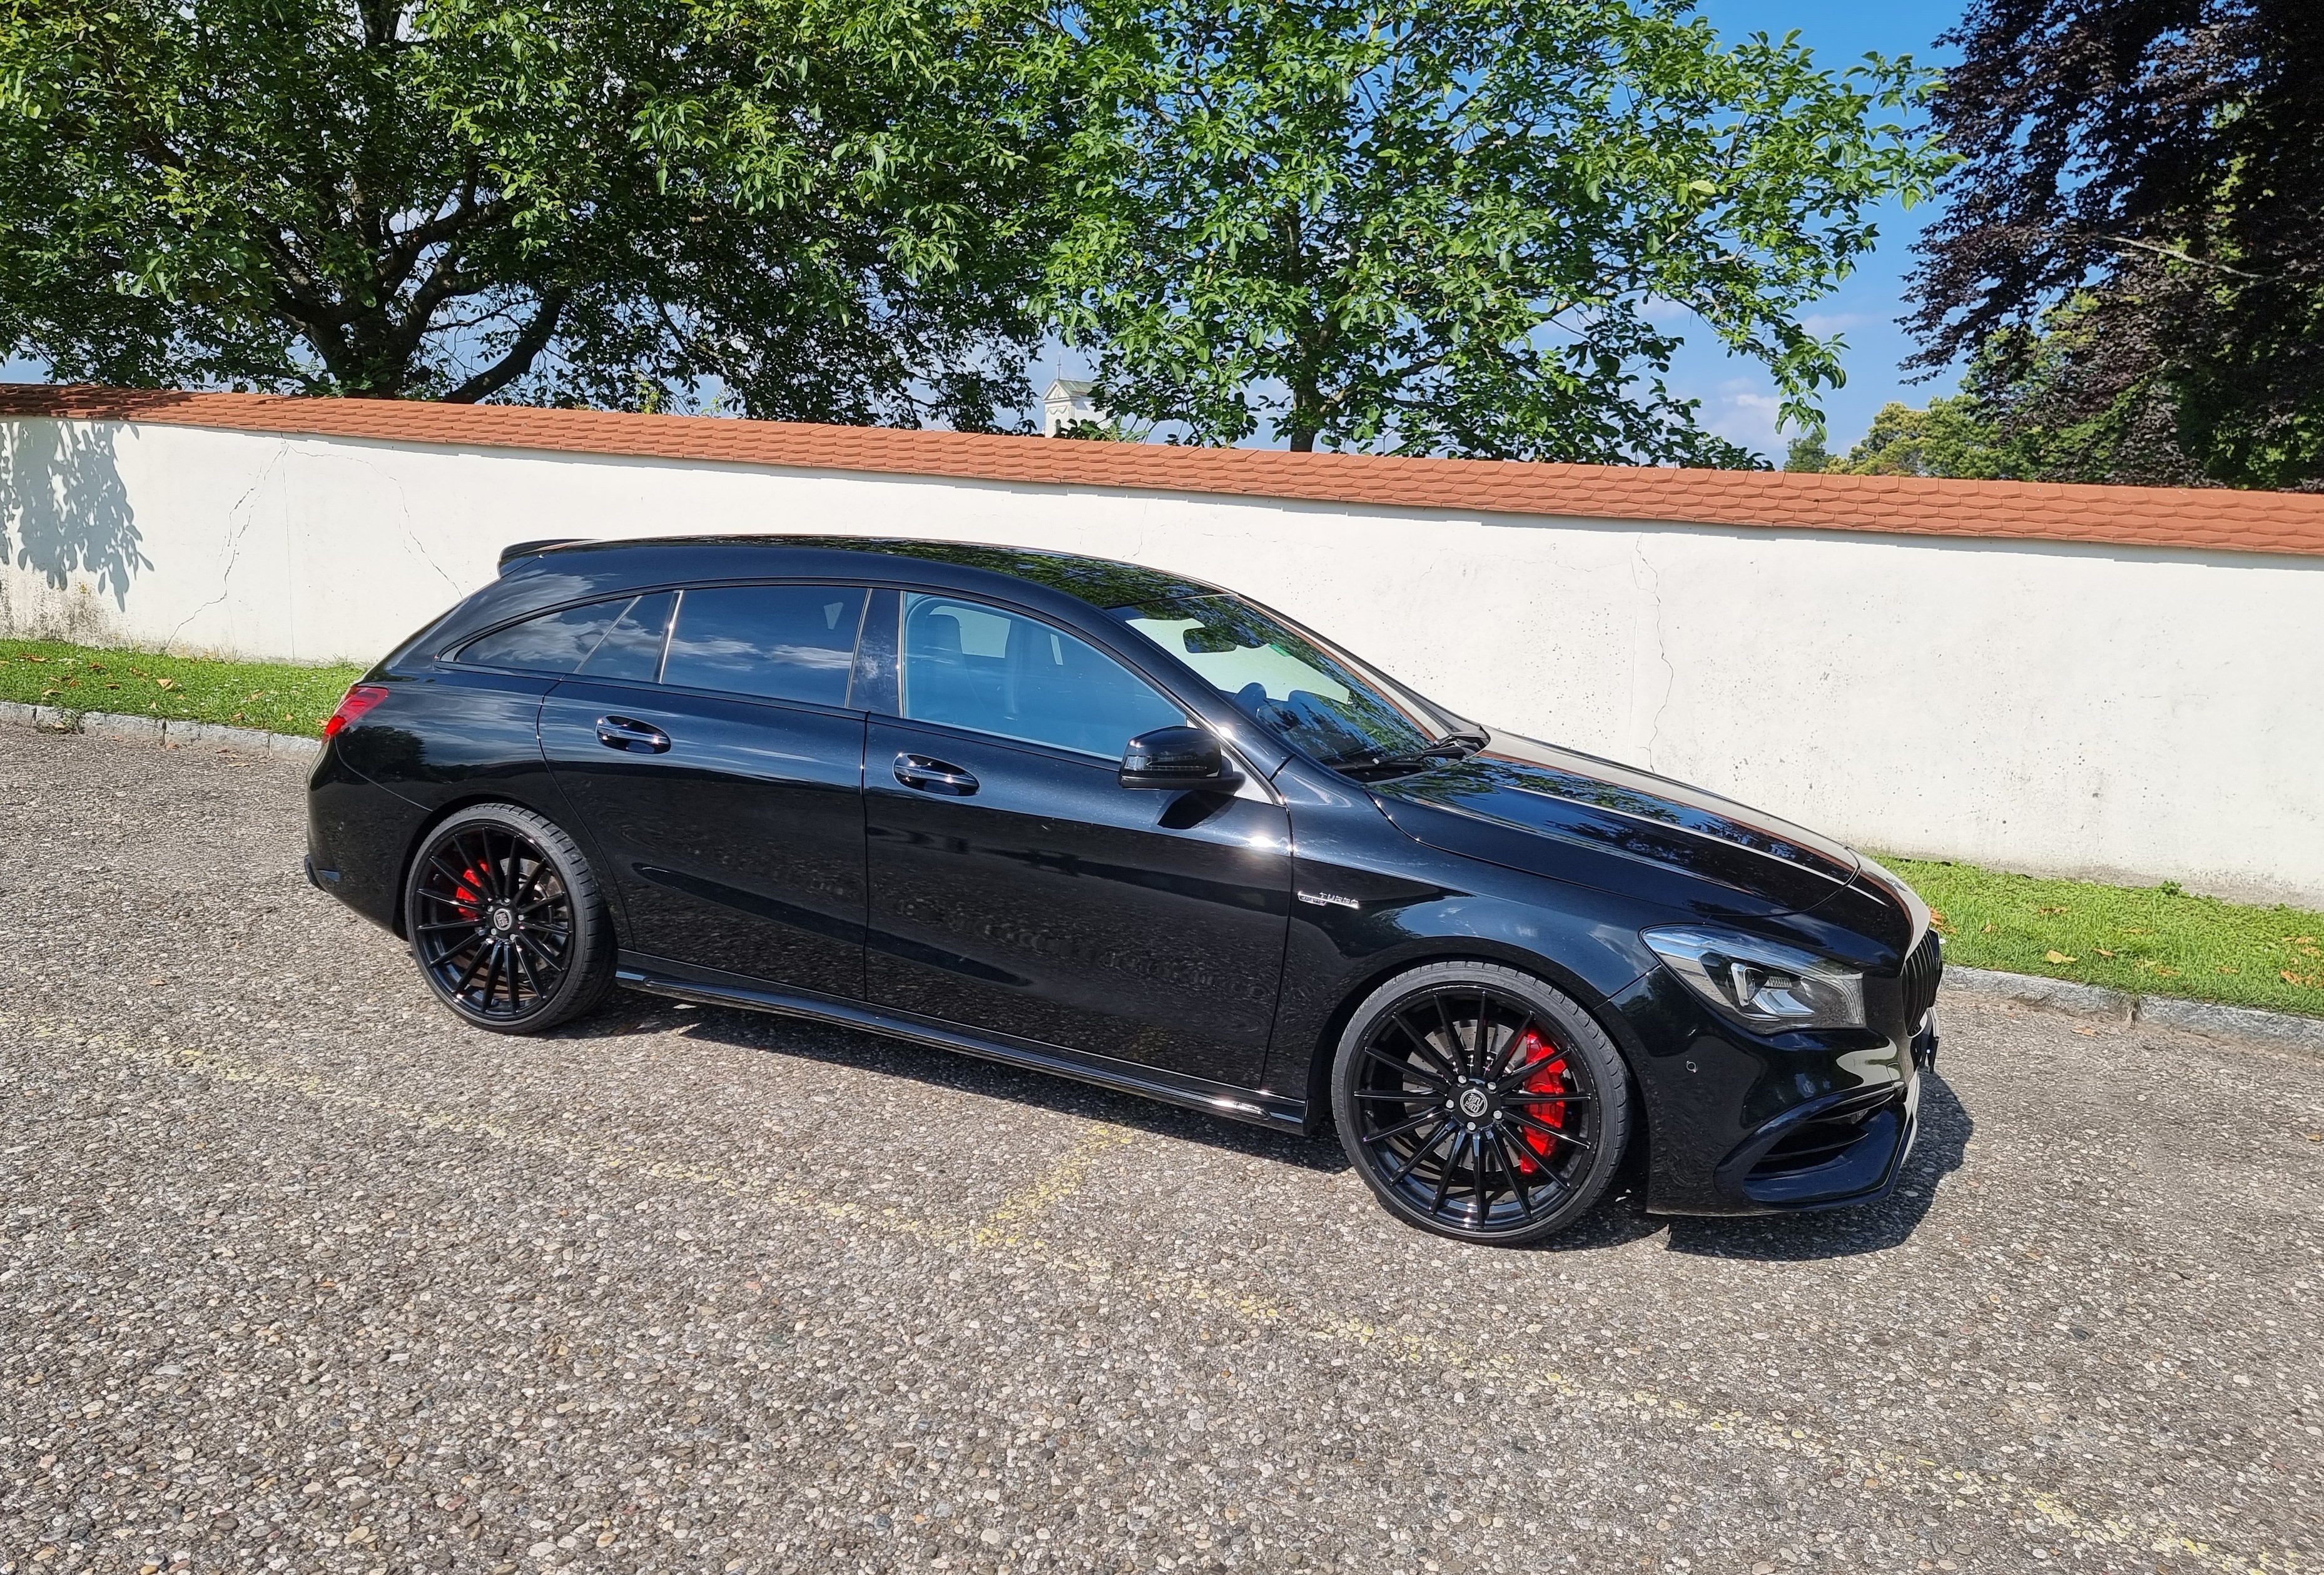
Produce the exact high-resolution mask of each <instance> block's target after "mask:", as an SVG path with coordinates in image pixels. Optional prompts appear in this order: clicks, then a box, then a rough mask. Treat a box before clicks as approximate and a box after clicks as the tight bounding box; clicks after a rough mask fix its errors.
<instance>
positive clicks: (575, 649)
mask: <svg viewBox="0 0 2324 1575" xmlns="http://www.w3.org/2000/svg"><path fill="white" fill-rule="evenodd" d="M630 602H631V598H629V597H627V596H623V597H622V598H620V599H619V600H617V601H612V602H592V603H589V604H588V605H587V606H586V607H567V608H566V609H565V610H564V611H563V612H561V613H543V614H542V615H541V616H540V617H539V618H528V619H527V620H525V621H524V622H522V623H516V624H512V625H510V626H509V627H508V628H506V629H503V630H501V631H498V632H497V633H493V634H487V635H485V636H484V638H483V639H482V640H470V641H469V642H468V643H467V644H466V646H464V647H462V648H461V650H460V659H461V660H462V661H464V662H481V663H483V664H484V665H485V666H486V667H494V668H533V669H535V670H537V671H540V672H549V673H570V672H574V671H576V670H577V669H578V668H580V666H581V664H582V662H583V661H585V660H586V659H587V658H588V656H589V653H590V652H592V651H594V650H595V649H597V642H598V641H599V640H603V639H604V638H605V631H607V630H609V629H611V628H613V624H614V622H616V621H617V620H619V619H620V617H621V616H622V613H624V612H626V611H628V609H629V605H630Z"/></svg>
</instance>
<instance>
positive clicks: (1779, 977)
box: [1640, 927, 1864, 1034]
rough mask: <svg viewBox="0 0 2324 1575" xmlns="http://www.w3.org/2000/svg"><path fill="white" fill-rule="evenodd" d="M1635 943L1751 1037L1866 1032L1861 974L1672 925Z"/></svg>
mask: <svg viewBox="0 0 2324 1575" xmlns="http://www.w3.org/2000/svg"><path fill="white" fill-rule="evenodd" d="M1640 938H1641V939H1643V940H1644V941H1645V942H1646V944H1647V945H1649V946H1652V947H1653V948H1654V949H1655V955H1656V956H1657V957H1660V958H1661V959H1662V960H1663V961H1664V962H1665V963H1669V964H1670V966H1671V972H1674V973H1675V974H1677V975H1678V976H1679V977H1680V978H1681V979H1683V980H1685V981H1686V982H1687V984H1688V986H1689V987H1690V988H1692V990H1693V991H1694V993H1695V994H1697V995H1699V996H1701V998H1702V999H1704V1000H1705V1001H1706V1002H1708V1003H1709V1004H1710V1006H1711V1009H1712V1010H1714V1011H1716V1012H1717V1013H1719V1015H1720V1016H1721V1017H1723V1018H1727V1019H1728V1020H1729V1021H1730V1022H1735V1023H1739V1024H1740V1025H1742V1026H1743V1027H1747V1028H1749V1029H1751V1030H1752V1031H1754V1032H1755V1033H1761V1034H1775V1033H1782V1032H1784V1030H1786V1029H1790V1028H1860V1027H1863V1026H1864V975H1862V974H1861V973H1858V972H1856V971H1854V970H1853V969H1849V968H1843V967H1841V966H1840V964H1839V963H1834V962H1831V960H1830V959H1828V958H1823V957H1819V956H1817V955H1816V954H1815V953H1812V952H1803V951H1801V950H1800V949H1799V948H1798V947H1796V946H1786V945H1783V944H1779V943H1777V942H1775V941H1763V940H1760V939H1758V938H1757V936H1753V935H1733V934H1729V932H1727V931H1724V930H1698V929H1692V928H1688V927H1674V928H1671V929H1659V930H1647V931H1645V932H1643V934H1642V935H1641V937H1640Z"/></svg>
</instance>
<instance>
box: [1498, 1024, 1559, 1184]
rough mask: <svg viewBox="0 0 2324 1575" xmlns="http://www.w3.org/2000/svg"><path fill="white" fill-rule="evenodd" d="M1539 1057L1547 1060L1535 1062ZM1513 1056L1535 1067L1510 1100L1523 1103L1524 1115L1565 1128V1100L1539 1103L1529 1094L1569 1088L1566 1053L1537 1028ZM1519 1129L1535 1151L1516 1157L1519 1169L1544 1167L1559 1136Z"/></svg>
mask: <svg viewBox="0 0 2324 1575" xmlns="http://www.w3.org/2000/svg"><path fill="white" fill-rule="evenodd" d="M1536 1057H1544V1058H1545V1059H1543V1060H1541V1062H1540V1064H1539V1065H1535V1058H1536ZM1511 1059H1513V1060H1514V1061H1515V1062H1516V1063H1517V1064H1518V1065H1519V1066H1522V1067H1530V1068H1532V1070H1531V1071H1530V1072H1529V1073H1527V1074H1526V1080H1525V1082H1523V1083H1522V1084H1520V1085H1519V1087H1518V1091H1517V1098H1515V1099H1513V1100H1511V1101H1509V1102H1510V1103H1511V1104H1514V1105H1521V1106H1523V1107H1524V1112H1525V1114H1526V1116H1527V1117H1529V1118H1531V1119H1534V1120H1535V1121H1538V1122H1540V1123H1541V1124H1542V1126H1544V1127H1563V1126H1564V1125H1565V1106H1564V1104H1563V1102H1562V1101H1561V1102H1558V1103H1555V1104H1550V1103H1543V1102H1536V1101H1534V1100H1531V1099H1528V1098H1527V1097H1526V1096H1527V1095H1529V1094H1544V1095H1546V1094H1562V1093H1564V1092H1566V1091H1567V1089H1566V1086H1565V1071H1566V1068H1565V1053H1564V1052H1563V1051H1562V1050H1559V1049H1558V1048H1557V1047H1556V1046H1554V1045H1551V1044H1550V1043H1548V1042H1547V1041H1546V1040H1545V1039H1544V1038H1543V1037H1542V1036H1541V1035H1540V1033H1539V1032H1538V1031H1537V1030H1535V1029H1533V1028H1527V1029H1526V1036H1525V1039H1524V1041H1523V1042H1522V1043H1520V1044H1519V1045H1517V1055H1515V1056H1513V1057H1512V1058H1511ZM1517 1130H1518V1132H1519V1133H1520V1134H1521V1135H1522V1136H1523V1137H1524V1138H1525V1145H1526V1147H1527V1148H1528V1149H1530V1150H1532V1153H1531V1154H1530V1155H1520V1156H1517V1166H1518V1168H1519V1169H1521V1170H1524V1171H1526V1173H1528V1174H1530V1173H1532V1172H1534V1171H1536V1170H1539V1169H1540V1168H1541V1167H1542V1162H1543V1161H1544V1160H1546V1159H1547V1158H1548V1157H1549V1154H1550V1150H1551V1149H1553V1148H1554V1147H1556V1146H1557V1139H1556V1138H1553V1137H1551V1136H1550V1135H1549V1134H1548V1133H1546V1132H1543V1131H1538V1130H1536V1129H1535V1128H1532V1127H1520V1128H1517Z"/></svg>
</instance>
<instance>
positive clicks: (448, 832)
mask: <svg viewBox="0 0 2324 1575" xmlns="http://www.w3.org/2000/svg"><path fill="white" fill-rule="evenodd" d="M403 914H404V924H405V927H406V928H407V929H408V930H409V931H410V937H411V954H412V956H413V957H415V958H416V959H418V961H419V963H420V972H421V973H422V974H423V975H425V976H426V978H427V980H428V983H429V988H430V989H432V990H435V992H436V995H437V998H438V999H440V1000H441V1001H443V1002H444V1004H445V1005H447V1006H448V1007H450V1008H451V1009H452V1010H453V1011H454V1012H455V1013H457V1015H458V1016H459V1017H460V1018H461V1019H462V1020H463V1021H466V1022H468V1023H472V1024H474V1025H475V1027H479V1028H490V1029H491V1030H493V1032H494V1033H499V1034H538V1033H539V1032H541V1031H542V1030H544V1029H547V1028H551V1027H556V1026H557V1025H558V1024H559V1023H563V1022H567V1021H569V1020H571V1019H572V1018H576V1017H579V1016H580V1015H581V1014H582V1013H584V1012H586V1011H588V1010H589V1009H592V1008H593V1007H595V1005H596V1004H597V1003H598V1002H599V1001H601V1000H603V999H604V996H605V991H606V990H607V988H608V987H610V986H611V984H612V983H613V948H614V943H613V926H612V924H611V922H610V921H609V919H608V917H607V916H606V913H605V904H604V898H603V897H602V896H601V895H600V894H599V892H598V889H597V881H596V877H595V875H594V874H593V873H592V872H591V870H590V869H589V861H588V860H587V859H586V858H584V857H583V856H582V853H581V849H580V847H579V846H578V845H577V844H576V843H575V842H574V841H573V839H572V838H571V837H570V836H568V835H567V834H566V833H565V831H564V829H563V828H562V827H560V826H558V824H556V823H555V822H553V821H550V820H549V819H548V818H546V817H545V816H542V815H536V814H534V813H533V812H532V811H531V810H529V809H520V808H518V807H517V806H514V805H512V804H484V805H477V806H474V807H472V808H468V809H464V810H462V811H460V812H459V813H458V814H457V815H453V816H451V817H450V818H449V819H447V820H446V821H445V822H443V824H440V825H438V826H437V827H436V828H435V829H434V830H433V831H431V832H430V833H429V836H428V840H427V842H426V843H424V844H423V845H422V846H421V848H420V852H419V853H418V855H417V856H416V857H414V858H413V860H412V861H411V873H410V877H409V878H408V880H407V881H406V883H405V886H404V902H403Z"/></svg>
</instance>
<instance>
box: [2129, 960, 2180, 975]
mask: <svg viewBox="0 0 2324 1575" xmlns="http://www.w3.org/2000/svg"><path fill="white" fill-rule="evenodd" d="M2139 966H2140V967H2141V968H2144V969H2145V970H2146V971H2147V972H2149V973H2160V974H2161V975H2163V978H2165V979H2176V978H2178V977H2179V970H2177V969H2176V968H2165V967H2164V966H2163V964H2162V963H2156V962H2153V961H2152V960H2149V961H2146V962H2143V963H2140V964H2139Z"/></svg>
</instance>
